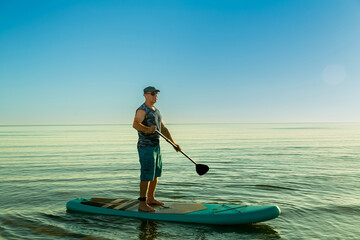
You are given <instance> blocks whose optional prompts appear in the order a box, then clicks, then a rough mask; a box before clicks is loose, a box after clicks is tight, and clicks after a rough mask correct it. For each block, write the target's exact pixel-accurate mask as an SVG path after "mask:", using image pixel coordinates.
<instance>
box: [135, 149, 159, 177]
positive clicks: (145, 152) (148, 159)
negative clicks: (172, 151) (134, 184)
mask: <svg viewBox="0 0 360 240" xmlns="http://www.w3.org/2000/svg"><path fill="white" fill-rule="evenodd" d="M138 152H139V162H140V166H141V171H140V180H141V181H153V180H154V179H155V178H156V177H161V172H162V161H161V152H160V145H158V146H155V147H144V148H138Z"/></svg>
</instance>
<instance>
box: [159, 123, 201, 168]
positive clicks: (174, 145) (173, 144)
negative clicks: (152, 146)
mask: <svg viewBox="0 0 360 240" xmlns="http://www.w3.org/2000/svg"><path fill="white" fill-rule="evenodd" d="M156 132H157V133H158V134H159V135H160V136H161V137H162V138H164V139H165V141H167V142H168V143H170V144H171V145H172V146H173V147H174V148H176V147H177V145H176V144H175V143H173V142H172V141H171V140H170V139H168V138H167V137H165V136H164V134H162V133H161V132H160V131H159V130H156ZM180 152H181V153H182V154H183V155H184V156H185V157H187V158H188V159H189V160H190V161H192V162H193V163H194V164H195V165H197V162H195V161H194V160H192V159H191V157H189V156H188V155H187V154H186V153H184V152H183V151H182V150H180Z"/></svg>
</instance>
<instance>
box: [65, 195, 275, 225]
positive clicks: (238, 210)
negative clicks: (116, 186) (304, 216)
mask: <svg viewBox="0 0 360 240" xmlns="http://www.w3.org/2000/svg"><path fill="white" fill-rule="evenodd" d="M138 205H139V201H138V200H129V199H107V198H77V199H73V200H71V201H69V202H68V203H67V204H66V207H67V209H68V210H70V211H78V212H85V213H92V214H104V215H118V216H123V217H133V218H141V219H147V220H158V221H171V222H187V223H204V224H217V225H236V224H250V223H257V222H264V221H267V220H271V219H274V218H276V217H278V216H279V215H280V208H279V207H277V206H254V205H225V204H199V203H171V204H168V205H165V206H156V207H155V209H156V212H155V213H147V212H140V211H138Z"/></svg>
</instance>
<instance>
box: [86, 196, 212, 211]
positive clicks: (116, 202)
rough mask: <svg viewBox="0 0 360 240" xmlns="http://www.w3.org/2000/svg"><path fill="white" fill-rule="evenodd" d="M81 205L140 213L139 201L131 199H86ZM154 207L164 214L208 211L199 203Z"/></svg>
mask: <svg viewBox="0 0 360 240" xmlns="http://www.w3.org/2000/svg"><path fill="white" fill-rule="evenodd" d="M81 204H85V205H90V206H94V207H102V208H110V209H115V210H122V211H125V210H126V211H132V212H138V205H139V201H138V200H129V199H109V198H91V199H84V200H83V201H82V202H81ZM152 207H154V208H155V209H156V213H162V214H186V213H191V212H196V211H200V210H204V209H207V208H206V207H205V206H204V205H202V204H199V203H174V204H168V205H164V206H154V205H152Z"/></svg>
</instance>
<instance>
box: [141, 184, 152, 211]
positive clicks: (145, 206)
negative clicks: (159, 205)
mask: <svg viewBox="0 0 360 240" xmlns="http://www.w3.org/2000/svg"><path fill="white" fill-rule="evenodd" d="M148 189H149V181H140V197H141V198H145V199H146V196H147V192H148ZM139 211H142V212H155V208H153V207H150V206H149V205H148V204H147V202H146V201H140V203H139Z"/></svg>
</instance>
